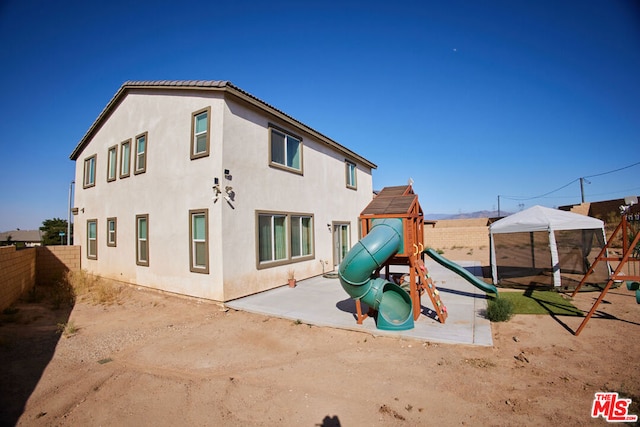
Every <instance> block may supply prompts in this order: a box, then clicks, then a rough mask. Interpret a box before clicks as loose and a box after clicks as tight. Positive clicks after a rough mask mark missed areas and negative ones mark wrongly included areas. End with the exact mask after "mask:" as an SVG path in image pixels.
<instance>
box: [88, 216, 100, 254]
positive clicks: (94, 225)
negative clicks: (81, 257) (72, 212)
mask: <svg viewBox="0 0 640 427" xmlns="http://www.w3.org/2000/svg"><path fill="white" fill-rule="evenodd" d="M87 258H89V259H98V220H97V219H89V220H87Z"/></svg>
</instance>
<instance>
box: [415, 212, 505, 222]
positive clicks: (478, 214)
mask: <svg viewBox="0 0 640 427" xmlns="http://www.w3.org/2000/svg"><path fill="white" fill-rule="evenodd" d="M507 215H511V212H504V211H500V216H507ZM497 216H498V211H476V212H470V213H459V214H437V213H426V214H424V219H427V220H432V221H437V220H439V219H465V218H495V217H497Z"/></svg>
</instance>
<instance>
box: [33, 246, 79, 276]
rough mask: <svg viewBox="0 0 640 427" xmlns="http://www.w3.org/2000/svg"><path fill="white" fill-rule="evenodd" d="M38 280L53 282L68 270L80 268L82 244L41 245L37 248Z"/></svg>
mask: <svg viewBox="0 0 640 427" xmlns="http://www.w3.org/2000/svg"><path fill="white" fill-rule="evenodd" d="M36 267H37V268H36V281H37V283H38V285H49V284H53V283H55V282H57V281H59V280H60V279H62V277H64V274H65V273H66V272H67V271H79V270H80V246H40V247H38V248H36Z"/></svg>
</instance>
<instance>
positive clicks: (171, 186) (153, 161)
mask: <svg viewBox="0 0 640 427" xmlns="http://www.w3.org/2000/svg"><path fill="white" fill-rule="evenodd" d="M180 94H181V95H180ZM207 106H210V107H211V151H210V155H209V156H208V157H206V158H201V159H197V160H191V159H190V155H189V152H190V132H191V114H192V113H193V112H194V111H196V110H199V109H202V108H204V107H207ZM270 122H272V123H275V124H277V125H278V126H280V127H282V128H284V129H286V130H289V131H290V132H292V133H294V134H297V135H300V136H302V137H303V146H304V148H303V162H304V163H303V167H304V176H300V175H298V174H294V173H290V172H287V171H283V170H280V169H276V168H273V167H270V166H269V165H268V161H269V152H268V148H269V145H268V141H269V132H268V124H269V123H270ZM145 131H146V132H148V151H147V169H146V172H145V173H143V174H139V175H134V174H133V169H132V173H131V176H130V177H128V178H123V179H120V178H119V177H118V179H116V181H113V182H107V181H106V176H107V151H108V148H109V147H111V146H113V145H116V144H118V145H119V144H120V143H121V142H122V141H124V140H126V139H128V138H132V150H133V148H134V145H135V140H133V138H135V136H136V135H138V134H140V133H142V132H145ZM93 154H97V162H96V185H95V187H92V188H88V189H82V180H83V167H84V159H85V158H87V157H89V156H91V155H93ZM119 156H120V153H119V152H118V162H119V161H120V158H119ZM344 160H345V157H344V155H341V154H339V153H337V152H336V151H334V150H331V149H329V148H328V147H326V146H325V145H323V144H321V143H320V142H319V141H317V140H315V139H314V138H313V137H312V136H311V135H308V134H305V133H302V132H301V131H300V130H299V129H296V128H293V127H292V126H291V125H290V124H287V123H285V122H282V121H278V120H276V119H275V118H274V117H267V116H266V115H265V114H264V113H263V112H260V111H259V110H257V109H256V108H255V107H249V106H248V105H247V104H245V103H243V102H241V101H237V100H235V99H229V97H228V98H227V99H225V98H224V97H223V95H222V94H221V93H219V92H209V93H204V92H198V93H197V94H194V92H189V93H188V94H187V93H186V92H178V91H171V92H153V94H149V93H146V94H144V95H143V94H140V93H136V91H132V92H131V93H129V95H127V96H126V97H125V98H124V99H123V100H122V102H121V103H120V105H119V106H118V108H116V109H115V111H114V112H113V113H112V115H111V116H110V117H109V118H108V120H106V122H105V123H104V125H103V126H102V127H101V128H100V129H99V131H98V132H97V133H96V135H95V136H94V137H93V139H92V140H91V142H90V143H89V145H88V146H87V147H86V148H85V149H84V151H83V152H82V153H81V154H80V156H79V158H78V160H77V162H76V183H77V186H76V192H75V203H74V206H75V207H77V208H78V209H79V212H78V214H77V215H76V216H75V218H74V219H75V230H76V243H77V244H80V245H82V246H83V249H82V265H83V268H85V269H87V270H88V271H89V272H91V273H93V274H98V275H101V276H105V277H109V278H113V279H116V280H121V281H125V282H129V283H136V284H139V285H143V286H149V287H154V288H158V289H162V290H165V291H169V292H176V293H180V294H186V295H193V296H198V297H203V298H209V299H214V300H218V301H226V300H229V299H233V298H237V297H240V296H243V295H248V294H252V293H255V292H259V291H262V290H265V289H270V288H273V287H276V286H280V285H283V284H285V283H286V272H287V271H288V270H289V269H291V268H294V269H295V270H296V276H297V278H298V279H304V278H306V277H310V276H313V275H317V274H321V273H322V269H323V266H322V264H321V263H320V260H323V261H324V260H328V261H329V265H331V260H332V257H333V254H332V250H333V246H332V235H331V233H330V232H329V230H328V229H327V224H330V223H332V222H333V221H348V222H350V223H351V225H352V226H351V240H352V243H353V242H355V241H357V238H358V227H357V217H358V214H359V213H360V211H361V210H362V209H363V208H364V207H365V206H366V205H367V203H368V202H369V201H370V200H371V194H372V178H371V171H370V169H369V168H367V167H364V166H363V165H358V177H357V180H358V190H357V191H354V190H350V189H347V188H346V185H345V164H344ZM132 167H133V157H132ZM224 169H229V171H230V175H231V177H232V179H231V180H227V179H225V177H224ZM214 177H217V178H219V180H220V184H221V186H222V187H223V188H224V187H225V186H226V185H231V186H232V187H233V190H234V192H235V200H234V202H233V207H231V206H230V205H229V204H227V202H226V201H224V200H223V199H222V198H220V199H219V200H218V202H217V203H214V202H213V200H212V197H213V191H212V189H211V187H212V186H213V180H214ZM202 208H207V209H208V210H209V236H208V237H209V262H210V269H209V270H210V272H209V274H198V273H192V272H190V269H189V246H190V240H189V210H191V209H202ZM256 210H267V211H281V212H299V213H305V214H313V215H314V237H315V257H314V259H313V260H309V261H303V262H298V263H295V264H291V265H284V266H278V267H273V268H265V269H258V268H257V267H256V217H255V215H256ZM137 214H148V215H149V267H143V266H137V265H136V262H135V259H136V255H135V244H136V243H135V216H136V215H137ZM108 217H116V218H117V246H116V247H108V246H107V244H106V219H107V218H108ZM94 218H95V219H97V220H98V259H97V260H91V259H87V256H86V255H87V253H86V221H87V220H88V219H94ZM329 268H330V267H329Z"/></svg>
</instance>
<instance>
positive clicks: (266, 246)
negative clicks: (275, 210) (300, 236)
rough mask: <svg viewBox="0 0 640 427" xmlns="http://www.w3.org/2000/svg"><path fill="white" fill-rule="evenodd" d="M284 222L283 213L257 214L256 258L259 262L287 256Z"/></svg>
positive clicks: (285, 218)
mask: <svg viewBox="0 0 640 427" xmlns="http://www.w3.org/2000/svg"><path fill="white" fill-rule="evenodd" d="M286 223H287V217H286V216H285V215H258V239H259V244H258V246H259V249H258V251H259V256H258V259H259V261H260V262H261V263H262V262H269V261H277V260H283V259H286V258H287V230H286V227H285V225H286Z"/></svg>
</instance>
